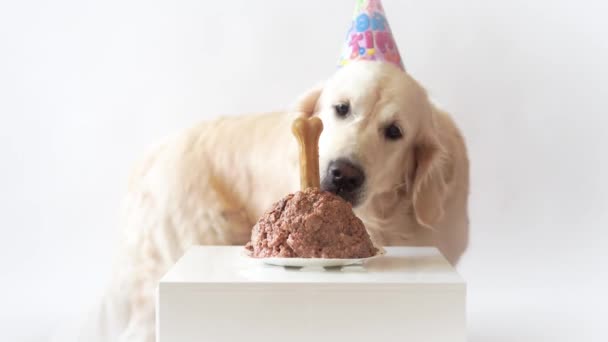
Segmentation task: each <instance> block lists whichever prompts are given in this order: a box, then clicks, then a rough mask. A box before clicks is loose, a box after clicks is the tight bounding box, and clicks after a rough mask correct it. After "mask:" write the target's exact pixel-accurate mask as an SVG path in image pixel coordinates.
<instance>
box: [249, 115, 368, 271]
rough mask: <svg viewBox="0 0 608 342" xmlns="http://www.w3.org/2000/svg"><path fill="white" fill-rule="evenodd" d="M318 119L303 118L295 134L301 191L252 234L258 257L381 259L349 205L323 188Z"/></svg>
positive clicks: (275, 208) (253, 251)
mask: <svg viewBox="0 0 608 342" xmlns="http://www.w3.org/2000/svg"><path fill="white" fill-rule="evenodd" d="M322 130H323V123H322V122H321V120H320V119H319V118H316V117H313V118H311V119H304V118H299V119H297V120H296V121H294V123H293V126H292V131H293V133H294V135H295V136H296V138H297V139H298V142H299V144H300V186H301V191H298V192H296V193H294V194H289V195H287V196H286V197H284V198H283V199H282V200H280V201H278V202H276V203H275V204H274V205H273V206H272V207H271V208H270V210H268V211H267V212H266V213H264V215H262V217H261V218H260V220H259V221H258V223H257V224H256V225H255V226H254V227H253V230H252V232H251V241H250V242H249V243H247V246H246V248H247V250H248V251H249V253H250V255H251V256H253V257H255V258H268V257H284V258H332V259H334V258H335V259H353V258H368V257H371V256H374V255H376V253H377V252H378V250H377V249H376V248H375V247H374V245H373V243H372V241H371V239H370V237H369V235H368V234H367V230H366V229H365V226H364V225H363V222H361V220H360V219H359V218H358V217H357V216H355V214H354V213H353V208H352V206H351V205H350V203H348V202H346V201H344V200H343V199H342V198H340V197H338V196H336V195H334V194H332V193H330V192H327V191H321V190H320V189H319V146H318V143H319V135H320V134H321V131H322Z"/></svg>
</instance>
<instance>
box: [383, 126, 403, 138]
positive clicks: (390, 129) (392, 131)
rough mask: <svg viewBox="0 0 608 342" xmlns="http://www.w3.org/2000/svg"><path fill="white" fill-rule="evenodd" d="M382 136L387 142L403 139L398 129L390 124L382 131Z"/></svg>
mask: <svg viewBox="0 0 608 342" xmlns="http://www.w3.org/2000/svg"><path fill="white" fill-rule="evenodd" d="M384 136H385V137H386V139H388V140H397V139H401V137H403V133H401V129H400V128H399V126H397V125H395V124H390V125H388V126H386V128H385V129H384Z"/></svg>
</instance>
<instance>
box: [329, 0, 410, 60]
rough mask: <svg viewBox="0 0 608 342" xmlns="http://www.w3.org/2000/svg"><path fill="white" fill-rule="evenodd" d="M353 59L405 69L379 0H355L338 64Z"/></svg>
mask: <svg viewBox="0 0 608 342" xmlns="http://www.w3.org/2000/svg"><path fill="white" fill-rule="evenodd" d="M355 60H368V61H384V62H389V63H393V64H394V65H396V66H398V67H399V68H400V69H401V70H405V68H404V67H403V62H402V60H401V55H400V54H399V49H398V48H397V44H395V39H394V38H393V33H392V32H391V28H390V27H389V25H388V21H387V20H386V15H385V14H384V8H382V3H381V2H380V0H357V4H356V6H355V13H354V15H353V22H352V25H351V27H350V30H348V34H347V35H346V42H345V44H344V47H343V49H342V55H341V56H340V61H339V63H338V64H339V66H343V65H346V64H348V63H349V62H350V61H355Z"/></svg>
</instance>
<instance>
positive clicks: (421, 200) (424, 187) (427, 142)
mask: <svg viewBox="0 0 608 342" xmlns="http://www.w3.org/2000/svg"><path fill="white" fill-rule="evenodd" d="M414 160H415V169H414V180H413V186H412V204H413V208H414V214H415V216H416V221H418V223H419V224H421V225H422V226H425V227H428V228H433V226H434V224H436V223H437V222H438V221H439V220H440V219H441V217H442V216H443V202H444V200H445V196H446V193H447V184H446V174H445V170H446V163H448V162H449V161H448V160H447V154H446V152H445V150H444V148H443V146H442V145H441V143H440V142H439V139H438V138H437V136H436V135H435V134H432V133H431V134H429V133H426V134H423V135H422V136H420V137H419V138H418V139H417V141H416V143H415V144H414Z"/></svg>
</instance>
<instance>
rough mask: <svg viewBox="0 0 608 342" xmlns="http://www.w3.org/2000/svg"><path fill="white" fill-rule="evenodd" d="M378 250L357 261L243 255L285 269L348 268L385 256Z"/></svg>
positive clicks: (382, 249) (383, 251)
mask: <svg viewBox="0 0 608 342" xmlns="http://www.w3.org/2000/svg"><path fill="white" fill-rule="evenodd" d="M376 248H378V253H376V255H374V256H371V257H369V258H359V259H329V258H278V257H274V258H254V257H251V256H249V255H248V254H247V253H246V252H245V253H244V255H245V256H246V257H247V258H249V259H253V260H257V261H259V262H262V263H264V264H267V265H274V266H287V267H338V266H349V265H360V264H363V263H364V262H366V261H368V260H372V259H375V258H378V257H381V256H383V255H384V254H386V251H385V250H384V248H382V247H376Z"/></svg>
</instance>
